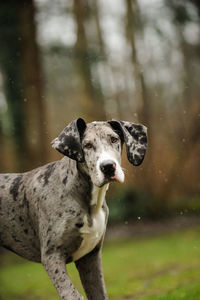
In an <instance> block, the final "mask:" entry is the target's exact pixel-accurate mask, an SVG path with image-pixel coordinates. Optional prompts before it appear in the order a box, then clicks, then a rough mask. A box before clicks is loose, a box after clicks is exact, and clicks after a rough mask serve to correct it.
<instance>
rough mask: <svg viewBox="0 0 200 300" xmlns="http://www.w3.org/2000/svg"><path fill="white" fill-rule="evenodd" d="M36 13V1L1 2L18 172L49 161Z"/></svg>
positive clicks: (2, 51) (2, 50) (0, 34)
mask: <svg viewBox="0 0 200 300" xmlns="http://www.w3.org/2000/svg"><path fill="white" fill-rule="evenodd" d="M34 13H35V10H34V3H33V0H24V1H20V3H19V1H17V0H10V1H1V2H0V22H1V24H0V39H1V47H0V63H1V68H2V73H3V80H4V90H5V95H6V100H7V103H8V109H9V114H10V118H11V122H12V125H11V132H12V137H13V141H14V147H15V149H14V151H13V152H14V153H15V154H16V158H15V161H16V170H17V171H24V170H26V169H30V168H32V167H34V166H37V165H39V164H41V163H43V162H45V161H46V159H47V151H46V146H47V142H46V132H45V111H46V109H45V107H44V99H43V96H42V80H41V67H40V60H39V49H38V46H37V42H36V26H35V20H34Z"/></svg>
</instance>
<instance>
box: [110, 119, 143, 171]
mask: <svg viewBox="0 0 200 300" xmlns="http://www.w3.org/2000/svg"><path fill="white" fill-rule="evenodd" d="M108 123H109V124H110V125H111V127H112V128H113V129H114V130H115V131H116V132H117V133H118V134H119V136H120V138H121V140H122V141H123V142H125V144H126V152H127V157H128V160H129V161H130V163H131V164H133V165H134V166H139V165H140V164H141V163H142V161H143V159H144V156H145V153H146V148H147V128H146V127H145V126H144V125H140V124H134V123H131V122H126V121H118V120H111V121H109V122H108Z"/></svg>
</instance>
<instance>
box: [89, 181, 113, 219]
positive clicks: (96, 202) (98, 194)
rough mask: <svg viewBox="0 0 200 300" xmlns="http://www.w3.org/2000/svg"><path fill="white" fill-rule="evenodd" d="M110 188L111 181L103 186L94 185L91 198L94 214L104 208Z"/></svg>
mask: <svg viewBox="0 0 200 300" xmlns="http://www.w3.org/2000/svg"><path fill="white" fill-rule="evenodd" d="M108 188H109V183H107V184H105V185H104V186H103V187H97V186H95V185H93V188H92V199H91V207H92V214H97V213H98V212H99V210H100V209H101V208H102V206H103V202H104V200H105V195H106V192H107V190H108Z"/></svg>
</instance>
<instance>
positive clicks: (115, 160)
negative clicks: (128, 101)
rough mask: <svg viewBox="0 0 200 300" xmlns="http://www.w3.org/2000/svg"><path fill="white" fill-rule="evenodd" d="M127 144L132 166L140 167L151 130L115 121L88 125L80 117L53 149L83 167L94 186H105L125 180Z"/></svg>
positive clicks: (55, 143)
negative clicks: (124, 162)
mask: <svg viewBox="0 0 200 300" xmlns="http://www.w3.org/2000/svg"><path fill="white" fill-rule="evenodd" d="M124 143H125V145H126V151H127V157H128V160H129V161H130V163H131V164H133V165H135V166H138V165H140V164H141V163H142V161H143V159H144V156H145V152H146V147H147V129H146V127H145V126H143V125H138V124H134V123H131V122H125V121H119V120H111V121H107V122H92V123H89V124H86V123H85V121H84V120H83V119H81V118H79V119H77V120H74V121H73V122H72V123H70V124H69V125H68V126H67V127H66V128H65V129H64V130H63V131H62V132H61V134H60V135H59V136H58V137H57V138H56V139H54V140H53V141H52V146H53V148H55V149H56V150H58V151H59V152H61V153H62V154H64V155H66V156H68V157H69V158H71V159H74V160H76V161H77V162H79V163H80V164H82V165H83V166H84V170H86V172H87V173H88V175H89V176H90V178H91V181H92V182H93V184H95V185H96V186H98V187H101V186H103V185H104V184H105V183H107V182H110V181H119V182H123V181H124V172H123V171H122V168H121V165H120V164H121V152H122V146H123V144H124Z"/></svg>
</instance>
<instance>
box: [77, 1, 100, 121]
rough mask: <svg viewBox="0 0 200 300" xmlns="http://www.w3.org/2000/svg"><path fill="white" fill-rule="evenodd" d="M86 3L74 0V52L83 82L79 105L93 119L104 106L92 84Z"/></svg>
mask: <svg viewBox="0 0 200 300" xmlns="http://www.w3.org/2000/svg"><path fill="white" fill-rule="evenodd" d="M87 5H88V3H87V1H86V0H74V8H73V9H74V16H75V20H76V24H77V41H76V44H75V54H76V59H77V66H78V72H79V76H80V79H81V82H82V84H83V96H82V99H80V100H81V106H82V109H83V113H84V114H85V115H86V116H87V119H88V121H93V120H94V118H95V117H97V116H98V117H99V118H102V116H105V112H104V107H103V106H102V103H101V99H99V97H98V95H97V91H96V89H95V87H94V85H93V78H92V62H91V57H90V55H89V49H88V43H87V36H86V31H85V26H84V24H85V19H86V11H87V7H88V6H87Z"/></svg>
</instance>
